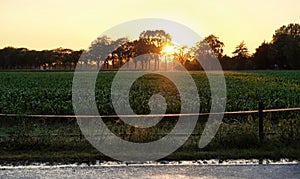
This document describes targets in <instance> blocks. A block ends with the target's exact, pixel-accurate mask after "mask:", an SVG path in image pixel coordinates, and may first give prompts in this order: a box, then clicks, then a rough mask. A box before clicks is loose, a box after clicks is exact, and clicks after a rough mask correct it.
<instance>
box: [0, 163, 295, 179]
mask: <svg viewBox="0 0 300 179" xmlns="http://www.w3.org/2000/svg"><path fill="white" fill-rule="evenodd" d="M0 178H272V179H275V178H300V164H288V165H286V164H285V165H282V164H279V165H278V164H276V165H270V164H264V165H129V166H126V165H125V166H124V165H122V166H121V165H120V166H46V167H45V166H36V167H2V168H1V169H0Z"/></svg>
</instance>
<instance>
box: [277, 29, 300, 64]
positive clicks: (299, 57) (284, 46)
mask: <svg viewBox="0 0 300 179" xmlns="http://www.w3.org/2000/svg"><path fill="white" fill-rule="evenodd" d="M272 59H273V60H274V62H275V63H277V64H278V65H279V66H280V67H281V68H292V69H300V24H289V25H288V26H282V27H280V28H279V29H277V30H276V31H275V34H274V35H273V40H272Z"/></svg>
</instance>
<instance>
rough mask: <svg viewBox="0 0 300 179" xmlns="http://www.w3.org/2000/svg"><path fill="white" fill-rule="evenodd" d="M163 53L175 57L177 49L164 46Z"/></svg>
mask: <svg viewBox="0 0 300 179" xmlns="http://www.w3.org/2000/svg"><path fill="white" fill-rule="evenodd" d="M162 52H163V53H166V54H168V55H173V54H174V52H175V48H174V46H171V45H166V46H164V48H163V49H162Z"/></svg>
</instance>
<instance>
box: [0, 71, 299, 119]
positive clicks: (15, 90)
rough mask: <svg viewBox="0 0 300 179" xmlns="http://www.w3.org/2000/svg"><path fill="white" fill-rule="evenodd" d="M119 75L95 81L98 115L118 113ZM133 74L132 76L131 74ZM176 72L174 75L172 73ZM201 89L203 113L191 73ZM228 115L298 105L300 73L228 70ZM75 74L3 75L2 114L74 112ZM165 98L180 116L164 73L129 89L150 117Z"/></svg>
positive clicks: (202, 81) (205, 103) (202, 79)
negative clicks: (152, 104)
mask: <svg viewBox="0 0 300 179" xmlns="http://www.w3.org/2000/svg"><path fill="white" fill-rule="evenodd" d="M115 73H116V72H101V73H99V78H98V79H97V83H96V90H95V94H96V101H97V105H98V108H99V112H100V114H114V113H115V112H114V108H113V106H112V103H111V98H110V89H111V82H112V80H113V78H114V76H115ZM128 73H129V72H128ZM174 73H176V72H174ZM191 75H192V77H193V79H194V81H195V83H196V85H197V87H198V91H199V97H200V105H201V109H200V112H209V109H210V105H211V100H210V89H209V84H208V80H207V78H206V75H205V73H204V72H191ZM225 78H226V86H227V106H226V111H237V110H253V109H257V103H258V101H263V102H264V104H265V107H266V108H268V109H272V108H286V107H299V104H300V71H238V72H237V71H228V72H225ZM72 80H73V72H0V113H5V114H20V115H22V114H73V107H72ZM156 93H159V94H161V95H162V96H164V97H165V99H166V102H167V104H168V107H167V112H168V113H179V112H180V96H179V93H178V90H177V89H176V88H175V86H174V84H173V83H172V82H171V81H170V80H168V79H167V78H165V77H163V76H161V75H155V74H151V75H146V76H143V77H141V78H139V79H138V80H136V81H135V83H134V84H133V85H132V87H131V91H130V94H129V95H130V105H131V107H132V108H133V110H134V111H135V112H136V113H149V112H150V109H149V106H148V102H149V99H150V97H151V96H152V95H153V94H156Z"/></svg>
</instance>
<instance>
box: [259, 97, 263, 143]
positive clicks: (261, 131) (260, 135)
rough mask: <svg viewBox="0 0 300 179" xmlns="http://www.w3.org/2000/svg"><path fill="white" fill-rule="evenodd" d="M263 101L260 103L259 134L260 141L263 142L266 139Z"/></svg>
mask: <svg viewBox="0 0 300 179" xmlns="http://www.w3.org/2000/svg"><path fill="white" fill-rule="evenodd" d="M263 105H264V104H263V102H261V101H260V102H259V103H258V135H259V141H260V142H263V140H264V121H263V108H264V106H263Z"/></svg>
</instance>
